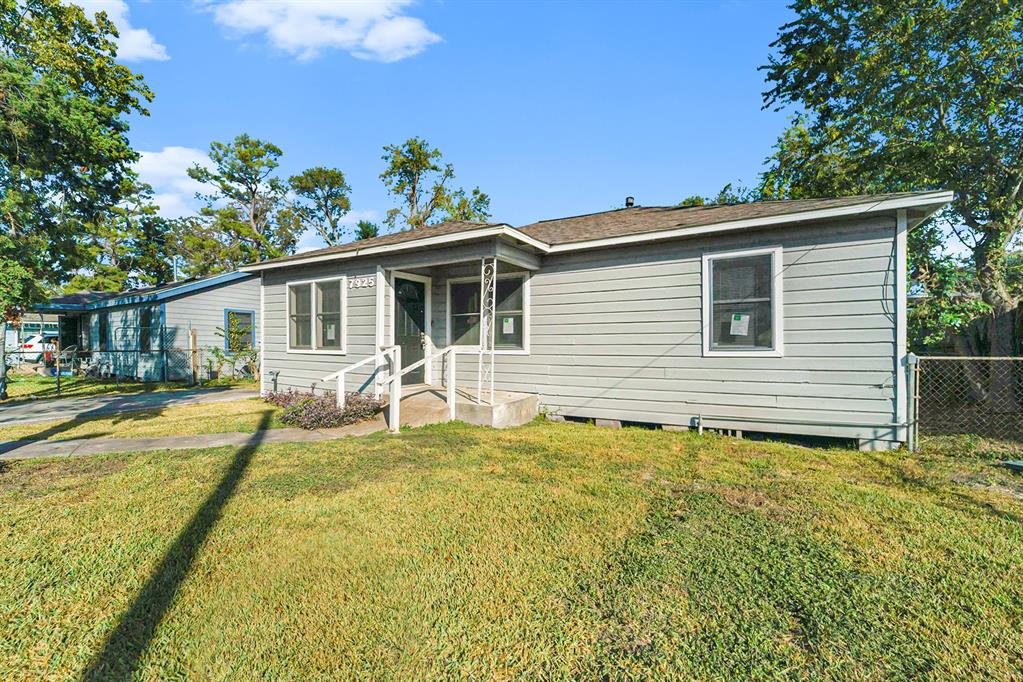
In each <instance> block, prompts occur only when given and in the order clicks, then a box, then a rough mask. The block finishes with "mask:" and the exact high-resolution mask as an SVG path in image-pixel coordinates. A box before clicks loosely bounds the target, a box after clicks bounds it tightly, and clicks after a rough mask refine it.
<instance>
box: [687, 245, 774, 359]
mask: <svg viewBox="0 0 1023 682" xmlns="http://www.w3.org/2000/svg"><path fill="white" fill-rule="evenodd" d="M765 253H766V254H771V332H772V337H773V340H774V348H771V349H767V348H763V349H750V350H720V349H712V348H711V347H710V340H711V329H710V325H711V322H712V320H713V317H712V316H711V300H710V294H711V291H710V290H711V287H712V285H713V282H712V281H711V278H710V263H711V261H713V260H717V259H719V258H742V257H743V256H762V255H764V254H765ZM782 257H783V251H782V247H781V246H766V247H763V248H759V249H739V250H735V251H717V252H714V253H705V254H703V276H702V277H703V279H702V280H701V286H700V289H701V294H702V298H703V311H702V317H701V320H702V321H701V330H702V333H701V336H703V356H704V357H708V358H751V357H759V358H765V357H767V358H780V357H784V355H785V329H784V324H783V322H784V318H785V315H784V310H783V309H784V302H783V301H782V295H783V292H784V287H783V286H782V269H783V264H782Z"/></svg>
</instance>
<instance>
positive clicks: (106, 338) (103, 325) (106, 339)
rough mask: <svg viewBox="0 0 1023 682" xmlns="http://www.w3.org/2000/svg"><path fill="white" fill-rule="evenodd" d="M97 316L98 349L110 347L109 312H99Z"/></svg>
mask: <svg viewBox="0 0 1023 682" xmlns="http://www.w3.org/2000/svg"><path fill="white" fill-rule="evenodd" d="M96 317H98V318H99V349H100V350H107V349H108V348H109V347H110V313H100V314H99V315H97V316H96Z"/></svg>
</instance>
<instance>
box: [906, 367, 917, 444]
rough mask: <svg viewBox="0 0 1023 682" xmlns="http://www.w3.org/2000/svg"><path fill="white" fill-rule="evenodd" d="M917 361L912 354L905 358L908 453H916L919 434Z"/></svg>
mask: <svg viewBox="0 0 1023 682" xmlns="http://www.w3.org/2000/svg"><path fill="white" fill-rule="evenodd" d="M919 360H920V359H919V358H918V357H917V356H916V354H914V353H910V354H909V355H908V356H907V357H906V373H907V375H908V376H907V377H906V400H907V405H906V448H907V449H908V450H909V451H910V452H916V451H917V447H918V444H917V438H918V436H919V434H918V433H917V424H918V421H917V409H918V408H917V405H918V398H919V396H918V395H917V390H918V388H917V379H918V376H917V368H918V367H919V366H920V365H919V364H918V363H919Z"/></svg>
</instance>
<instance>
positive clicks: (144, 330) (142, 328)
mask: <svg viewBox="0 0 1023 682" xmlns="http://www.w3.org/2000/svg"><path fill="white" fill-rule="evenodd" d="M152 329H153V309H152V308H150V307H149V306H143V307H141V308H139V350H140V351H142V352H144V353H148V352H149V351H150V350H152V348H153V332H152Z"/></svg>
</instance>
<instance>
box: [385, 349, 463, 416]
mask: <svg viewBox="0 0 1023 682" xmlns="http://www.w3.org/2000/svg"><path fill="white" fill-rule="evenodd" d="M395 350H396V352H394V353H393V354H392V356H393V357H392V359H393V362H394V366H395V367H401V349H400V348H395ZM458 351H459V349H458V348H457V347H455V346H448V347H446V348H442V349H441V350H439V351H437V352H435V353H431V354H430V355H427V356H426V357H424V358H423V359H422V360H416V361H415V362H413V363H412V364H411V365H409V366H408V367H404V368H402V369H401V370H400V371H398V372H391V376H389V377H387V378H386V379H384V381H383V382H382V383H383V384H384V385H387V384H390V388H391V390H390V396H389V397H388V405H387V410H388V421H389V422H390V425H391V431H397V430H398V426H399V422H400V419H401V378H402V377H403V376H405V375H406V374H408V373H409V372H411V371H412V370H414V369H418V368H419V367H421V366H423V365H425V364H426V363H428V362H433V361H434V360H436V359H437V358H439V357H441V356H444V355H447V356H448V363H447V387H446V388H447V403H448V419H454V418H455V412H456V405H457V400H458V394H457V392H456V390H455V365H456V360H455V358H457V357H458Z"/></svg>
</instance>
